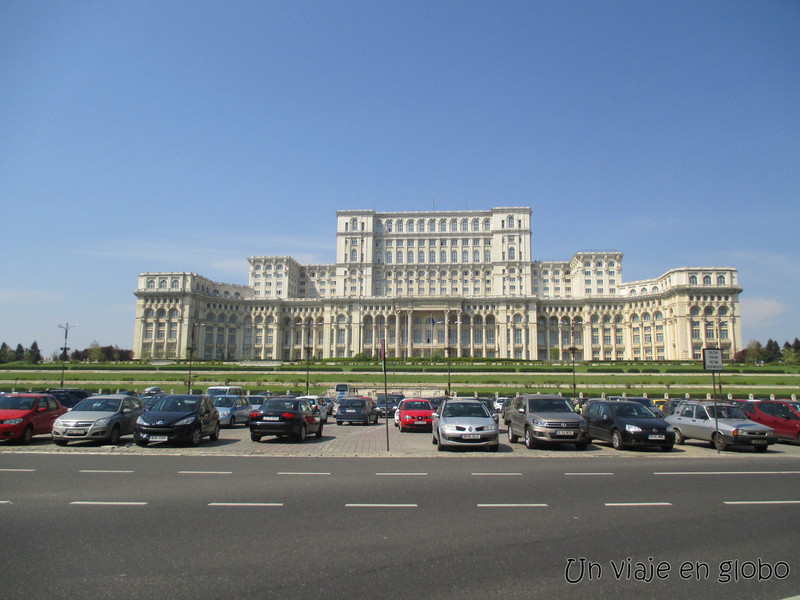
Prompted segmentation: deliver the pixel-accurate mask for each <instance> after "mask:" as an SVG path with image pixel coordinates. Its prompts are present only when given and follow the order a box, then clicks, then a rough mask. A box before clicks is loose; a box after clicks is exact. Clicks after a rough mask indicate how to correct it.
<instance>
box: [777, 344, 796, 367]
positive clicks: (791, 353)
mask: <svg viewBox="0 0 800 600" xmlns="http://www.w3.org/2000/svg"><path fill="white" fill-rule="evenodd" d="M781 355H782V357H783V362H784V364H787V365H797V364H800V352H798V351H797V350H795V349H794V348H793V347H792V346H790V345H789V344H788V343H787V344H786V345H785V346H784V347H783V352H782V353H781Z"/></svg>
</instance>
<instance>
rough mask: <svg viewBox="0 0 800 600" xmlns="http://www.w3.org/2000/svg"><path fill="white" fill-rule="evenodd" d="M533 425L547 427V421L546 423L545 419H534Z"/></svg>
mask: <svg viewBox="0 0 800 600" xmlns="http://www.w3.org/2000/svg"><path fill="white" fill-rule="evenodd" d="M533 425H534V426H535V427H546V426H547V423H545V422H544V421H542V420H540V419H534V420H533Z"/></svg>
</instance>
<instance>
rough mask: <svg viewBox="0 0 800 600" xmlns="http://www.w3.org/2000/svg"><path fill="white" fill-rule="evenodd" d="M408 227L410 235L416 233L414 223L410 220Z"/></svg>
mask: <svg viewBox="0 0 800 600" xmlns="http://www.w3.org/2000/svg"><path fill="white" fill-rule="evenodd" d="M407 226H408V233H414V221H412V220H411V219H409V220H408V223H407Z"/></svg>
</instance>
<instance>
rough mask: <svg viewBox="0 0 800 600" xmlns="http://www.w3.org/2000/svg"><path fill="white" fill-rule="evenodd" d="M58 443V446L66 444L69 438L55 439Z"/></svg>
mask: <svg viewBox="0 0 800 600" xmlns="http://www.w3.org/2000/svg"><path fill="white" fill-rule="evenodd" d="M53 441H54V442H55V443H56V446H66V445H67V440H53Z"/></svg>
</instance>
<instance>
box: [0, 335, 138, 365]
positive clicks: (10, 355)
mask: <svg viewBox="0 0 800 600" xmlns="http://www.w3.org/2000/svg"><path fill="white" fill-rule="evenodd" d="M50 358H51V359H52V360H53V361H60V360H65V361H77V362H86V361H89V362H119V361H129V360H133V350H123V349H122V348H119V347H117V346H101V345H100V344H99V343H97V342H92V344H91V345H90V346H89V347H88V348H84V349H83V350H73V351H72V352H70V353H69V354H65V352H64V351H63V350H62V351H61V352H53V354H52V356H51V357H50ZM11 362H21V363H28V364H34V365H38V364H39V363H41V362H44V357H43V356H42V353H41V351H40V350H39V344H38V343H36V342H35V341H34V342H33V343H32V344H31V345H30V347H29V348H25V347H24V346H23V345H22V344H17V347H16V348H13V349H12V348H11V346H9V345H8V344H7V343H5V342H3V343H2V344H0V364H5V363H11Z"/></svg>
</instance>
